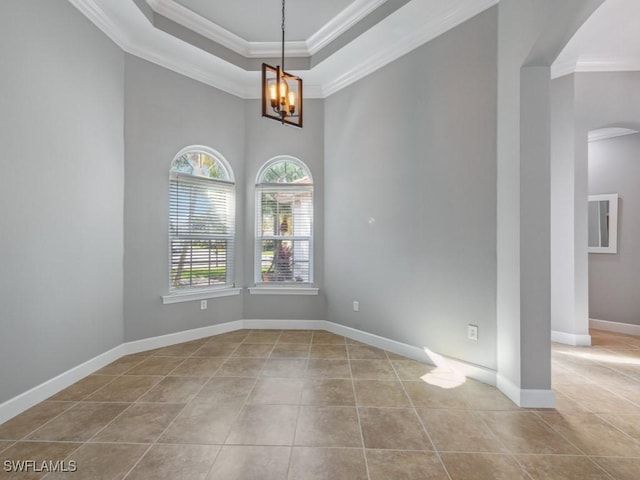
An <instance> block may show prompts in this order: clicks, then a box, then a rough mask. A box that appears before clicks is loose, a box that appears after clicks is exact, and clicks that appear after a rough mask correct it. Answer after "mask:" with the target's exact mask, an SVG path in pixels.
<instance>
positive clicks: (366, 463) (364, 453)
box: [343, 337, 391, 480]
mask: <svg viewBox="0 0 640 480" xmlns="http://www.w3.org/2000/svg"><path fill="white" fill-rule="evenodd" d="M343 338H344V343H345V349H346V350H347V364H348V365H349V376H350V377H351V389H352V390H353V400H354V402H355V409H356V417H357V419H358V429H359V430H360V441H361V442H362V456H363V457H364V468H365V472H366V474H367V479H369V480H371V474H370V473H369V459H368V458H367V446H366V444H365V443H364V432H363V430H362V420H361V419H360V408H359V407H358V394H357V393H356V382H355V379H354V377H353V370H352V369H351V354H350V353H349V345H348V344H347V340H346V337H343ZM389 363H391V362H389Z"/></svg>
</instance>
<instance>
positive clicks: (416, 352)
mask: <svg viewBox="0 0 640 480" xmlns="http://www.w3.org/2000/svg"><path fill="white" fill-rule="evenodd" d="M326 325H327V326H326V330H328V331H330V332H333V333H337V334H339V335H342V336H344V337H347V338H351V339H353V340H357V341H359V342H362V343H366V344H367V345H372V346H374V347H378V348H382V349H384V350H388V351H390V352H393V353H397V354H398V355H403V356H405V357H408V358H411V359H413V360H417V361H418V362H423V363H428V364H431V365H435V364H436V362H435V361H434V358H433V357H434V355H433V353H431V356H430V355H429V353H427V351H426V350H425V348H424V347H416V346H413V345H408V344H406V343H401V342H396V341H395V340H390V339H388V338H385V337H380V336H378V335H374V334H372V333H367V332H363V331H362V330H356V329H355V328H351V327H346V326H344V325H340V324H337V323H331V322H326ZM437 357H440V358H442V359H444V361H445V363H446V365H447V367H449V368H451V369H453V370H455V371H456V372H458V373H461V374H463V375H464V376H465V377H469V378H473V379H475V380H478V381H480V382H483V383H486V384H489V385H492V386H495V385H496V372H495V371H493V370H490V369H488V368H485V367H481V366H479V365H474V364H472V363H468V362H464V361H462V360H458V359H456V358H451V357H446V356H444V355H440V354H437Z"/></svg>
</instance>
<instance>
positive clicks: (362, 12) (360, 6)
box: [306, 0, 387, 55]
mask: <svg viewBox="0 0 640 480" xmlns="http://www.w3.org/2000/svg"><path fill="white" fill-rule="evenodd" d="M386 1H387V0H355V1H354V2H352V3H351V4H350V5H349V6H348V7H347V8H345V9H344V10H342V11H341V12H340V13H339V14H338V15H336V16H335V17H333V18H332V19H331V20H329V22H328V23H326V24H325V25H324V26H323V27H321V28H320V30H318V31H317V32H316V33H314V34H313V35H311V36H310V37H309V38H307V41H306V46H307V51H308V52H309V55H313V54H315V53H317V52H319V51H320V50H321V49H322V48H324V47H325V46H327V45H328V44H330V43H331V42H333V41H334V40H335V39H336V38H338V37H339V36H340V35H342V34H343V33H344V32H346V31H347V30H349V29H350V28H351V27H353V26H354V25H355V24H356V23H358V22H359V21H360V20H362V19H363V18H365V17H366V16H367V15H369V14H370V13H371V12H373V11H374V10H375V9H376V8H378V7H379V6H380V5H382V4H383V3H385V2H386Z"/></svg>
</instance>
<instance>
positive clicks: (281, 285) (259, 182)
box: [249, 155, 318, 295]
mask: <svg viewBox="0 0 640 480" xmlns="http://www.w3.org/2000/svg"><path fill="white" fill-rule="evenodd" d="M281 162H290V163H293V164H295V165H296V166H297V167H299V168H301V169H302V170H303V172H304V173H305V176H306V177H307V178H308V182H306V183H293V182H291V183H290V182H265V181H263V180H264V176H265V174H266V173H267V172H268V170H269V169H270V168H271V167H273V166H274V165H276V164H278V163H281ZM278 191H282V192H288V193H298V192H308V193H310V195H311V219H310V220H311V232H310V235H287V236H281V235H266V236H263V235H260V233H261V227H260V225H261V224H262V221H263V220H262V218H263V217H262V193H263V192H278ZM254 217H255V218H254V229H255V231H254V262H253V265H254V267H253V268H254V274H253V277H254V285H255V287H253V288H249V292H250V293H251V294H264V293H266V292H268V293H273V294H275V293H278V292H279V291H287V290H288V291H289V292H287V293H292V294H307V295H317V292H318V289H317V288H314V287H313V285H314V254H315V251H314V243H315V242H314V237H315V196H314V183H313V175H312V173H311V170H310V169H309V167H308V166H307V165H306V164H305V163H304V162H303V161H302V160H300V159H299V158H296V157H293V156H290V155H278V156H276V157H273V158H271V159H270V160H268V161H267V162H265V163H264V164H263V165H262V167H261V168H260V169H259V170H258V174H257V175H256V184H255V215H254ZM276 239H281V240H290V241H295V240H301V241H307V242H308V245H309V259H308V265H309V266H308V272H309V273H308V281H302V282H300V281H295V280H290V281H276V280H274V281H264V280H263V277H262V253H261V245H262V241H263V240H276Z"/></svg>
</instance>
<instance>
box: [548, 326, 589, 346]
mask: <svg viewBox="0 0 640 480" xmlns="http://www.w3.org/2000/svg"><path fill="white" fill-rule="evenodd" d="M551 341H552V342H557V343H564V344H565V345H572V346H574V347H590V346H591V335H588V334H586V335H585V334H575V333H567V332H558V331H556V330H552V331H551Z"/></svg>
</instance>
